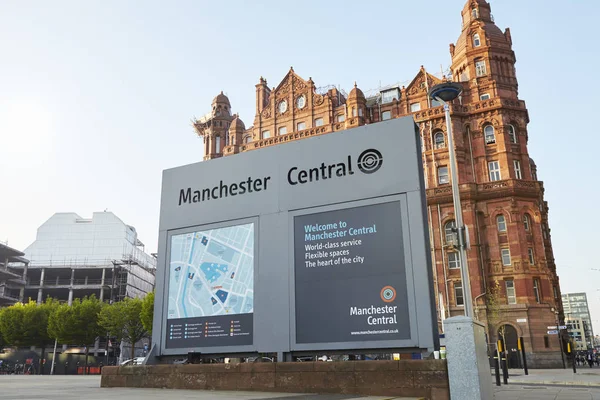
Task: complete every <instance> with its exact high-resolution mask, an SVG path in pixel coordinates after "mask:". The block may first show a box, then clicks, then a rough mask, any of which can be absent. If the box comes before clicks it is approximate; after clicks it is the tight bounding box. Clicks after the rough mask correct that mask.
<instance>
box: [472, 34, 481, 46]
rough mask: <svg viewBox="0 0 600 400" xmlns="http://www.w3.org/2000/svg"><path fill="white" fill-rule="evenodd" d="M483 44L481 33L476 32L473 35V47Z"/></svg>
mask: <svg viewBox="0 0 600 400" xmlns="http://www.w3.org/2000/svg"><path fill="white" fill-rule="evenodd" d="M479 46H481V39H480V38H479V34H478V33H476V34H474V35H473V47H479Z"/></svg>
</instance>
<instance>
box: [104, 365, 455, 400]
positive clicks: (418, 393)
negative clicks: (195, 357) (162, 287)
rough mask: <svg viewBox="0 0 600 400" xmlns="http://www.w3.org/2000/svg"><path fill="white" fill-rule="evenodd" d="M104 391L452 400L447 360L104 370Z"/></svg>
mask: <svg viewBox="0 0 600 400" xmlns="http://www.w3.org/2000/svg"><path fill="white" fill-rule="evenodd" d="M101 386H102V387H143V388H166V389H202V390H240V391H248V390H251V391H260V392H287V393H340V394H356V395H373V396H389V397H392V396H393V397H418V398H426V399H430V400H449V399H450V393H449V390H448V372H447V367H446V361H445V360H400V361H341V362H279V363H272V362H261V363H241V364H187V365H172V364H171V365H149V366H143V365H141V366H126V367H104V368H103V369H102V381H101ZM166 396H167V395H165V397H166ZM458 398H460V397H458Z"/></svg>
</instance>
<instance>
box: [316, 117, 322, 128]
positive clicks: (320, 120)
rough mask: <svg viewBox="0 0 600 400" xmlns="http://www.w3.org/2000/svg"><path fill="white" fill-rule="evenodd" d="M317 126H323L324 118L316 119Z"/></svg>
mask: <svg viewBox="0 0 600 400" xmlns="http://www.w3.org/2000/svg"><path fill="white" fill-rule="evenodd" d="M315 126H323V118H317V119H315Z"/></svg>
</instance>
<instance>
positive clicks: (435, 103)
mask: <svg viewBox="0 0 600 400" xmlns="http://www.w3.org/2000/svg"><path fill="white" fill-rule="evenodd" d="M430 101H431V107H439V106H441V105H442V103H441V102H440V101H437V100H436V99H430Z"/></svg>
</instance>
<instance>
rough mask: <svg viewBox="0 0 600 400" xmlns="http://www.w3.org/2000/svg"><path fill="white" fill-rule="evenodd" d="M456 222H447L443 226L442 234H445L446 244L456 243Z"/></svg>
mask: <svg viewBox="0 0 600 400" xmlns="http://www.w3.org/2000/svg"><path fill="white" fill-rule="evenodd" d="M455 230H456V221H454V220H452V221H448V222H446V225H444V233H445V234H446V244H455V243H456V232H455Z"/></svg>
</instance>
